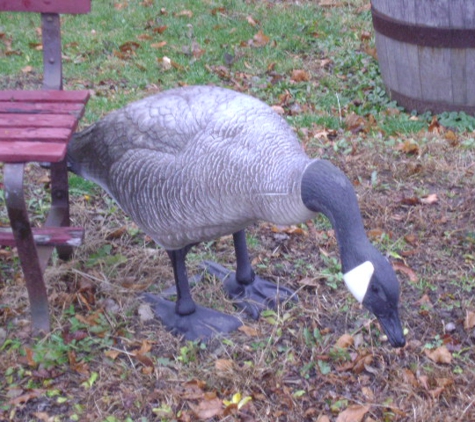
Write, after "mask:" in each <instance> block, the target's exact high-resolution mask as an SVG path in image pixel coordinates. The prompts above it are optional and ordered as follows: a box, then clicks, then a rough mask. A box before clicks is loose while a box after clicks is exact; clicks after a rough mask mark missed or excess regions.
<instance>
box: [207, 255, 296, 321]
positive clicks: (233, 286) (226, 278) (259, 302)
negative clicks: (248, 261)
mask: <svg viewBox="0 0 475 422" xmlns="http://www.w3.org/2000/svg"><path fill="white" fill-rule="evenodd" d="M201 265H202V267H203V268H204V269H205V270H206V272H207V273H208V274H211V275H213V276H215V277H216V278H218V279H219V280H221V281H222V282H223V285H224V290H225V291H226V293H227V294H228V296H229V297H230V298H231V299H233V300H234V303H235V305H236V306H237V307H238V308H240V309H242V310H243V311H244V312H245V313H246V314H248V315H249V316H250V317H251V318H253V319H258V318H259V315H260V313H261V311H262V310H264V309H269V308H270V309H276V308H277V305H278V304H279V303H282V302H285V301H287V300H292V301H294V302H297V301H298V297H297V294H296V293H295V292H294V291H293V290H291V289H288V288H286V287H282V286H278V285H276V284H274V283H272V282H270V281H268V280H264V279H263V278H260V277H258V276H257V275H256V276H255V277H254V281H253V282H252V283H250V284H242V283H239V282H238V281H237V280H236V275H235V273H234V272H232V271H230V270H228V269H226V268H224V267H223V266H221V265H219V264H217V263H215V262H211V261H204V262H203V263H202V264H201Z"/></svg>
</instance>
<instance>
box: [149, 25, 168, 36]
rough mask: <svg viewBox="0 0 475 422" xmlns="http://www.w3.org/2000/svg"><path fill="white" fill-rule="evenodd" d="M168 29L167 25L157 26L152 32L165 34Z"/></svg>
mask: <svg viewBox="0 0 475 422" xmlns="http://www.w3.org/2000/svg"><path fill="white" fill-rule="evenodd" d="M167 29H168V26H167V25H162V26H157V27H156V28H153V29H152V32H154V33H155V34H163V33H164V32H165V31H166V30H167Z"/></svg>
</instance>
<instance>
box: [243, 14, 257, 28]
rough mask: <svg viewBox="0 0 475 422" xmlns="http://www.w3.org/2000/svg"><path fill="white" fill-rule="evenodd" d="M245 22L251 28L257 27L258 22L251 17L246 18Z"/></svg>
mask: <svg viewBox="0 0 475 422" xmlns="http://www.w3.org/2000/svg"><path fill="white" fill-rule="evenodd" d="M246 21H247V23H248V24H249V25H251V26H257V25H258V21H256V20H255V19H254V18H253V17H252V16H251V15H249V16H247V17H246Z"/></svg>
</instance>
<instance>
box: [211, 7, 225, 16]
mask: <svg viewBox="0 0 475 422" xmlns="http://www.w3.org/2000/svg"><path fill="white" fill-rule="evenodd" d="M218 13H221V14H223V15H224V14H226V8H225V7H222V6H221V7H214V8H213V9H211V14H212V15H213V16H216V15H217V14H218Z"/></svg>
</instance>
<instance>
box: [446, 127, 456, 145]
mask: <svg viewBox="0 0 475 422" xmlns="http://www.w3.org/2000/svg"><path fill="white" fill-rule="evenodd" d="M444 138H445V139H446V140H447V141H448V142H449V144H450V145H452V146H453V147H454V146H457V145H458V143H459V140H458V136H457V135H456V134H455V132H454V131H453V130H448V131H447V132H445V134H444Z"/></svg>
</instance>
